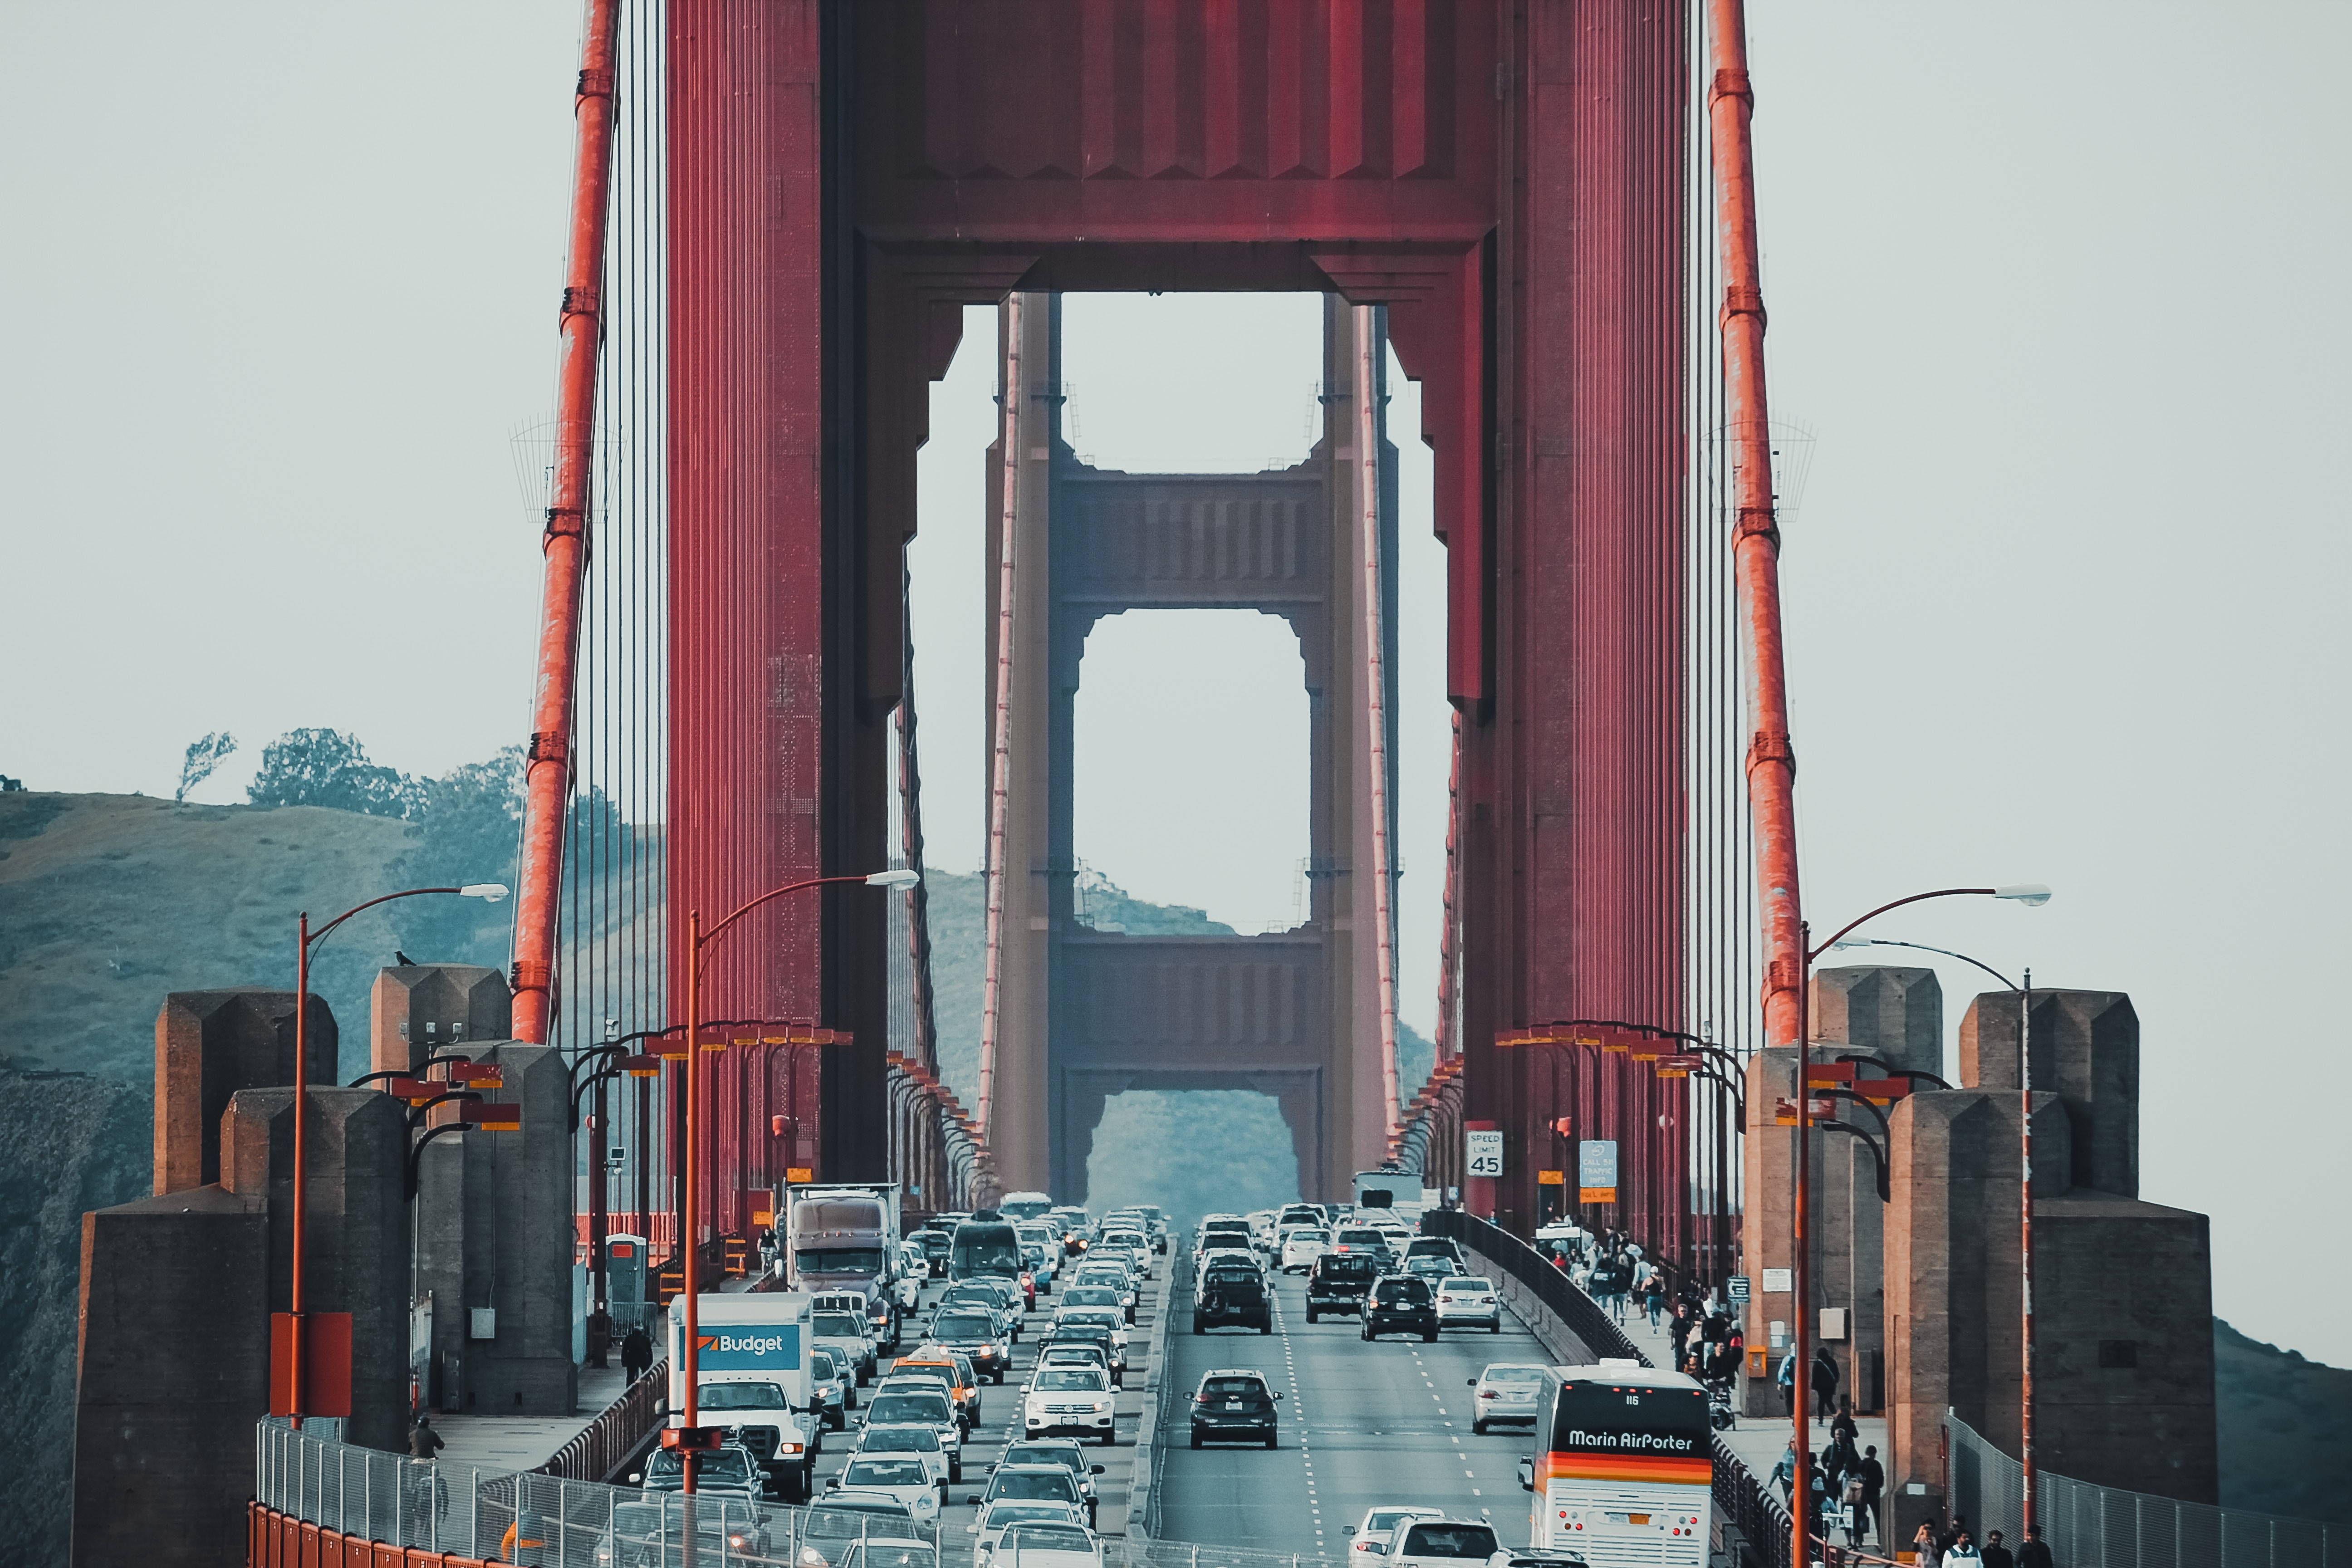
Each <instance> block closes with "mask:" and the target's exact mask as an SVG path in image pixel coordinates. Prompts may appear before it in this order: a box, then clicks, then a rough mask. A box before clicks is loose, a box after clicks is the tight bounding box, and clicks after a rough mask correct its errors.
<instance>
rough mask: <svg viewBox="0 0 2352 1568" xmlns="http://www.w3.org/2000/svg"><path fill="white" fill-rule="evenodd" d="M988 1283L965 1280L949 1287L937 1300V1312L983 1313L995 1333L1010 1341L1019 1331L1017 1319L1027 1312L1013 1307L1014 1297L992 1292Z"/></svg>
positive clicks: (1015, 1297)
mask: <svg viewBox="0 0 2352 1568" xmlns="http://www.w3.org/2000/svg"><path fill="white" fill-rule="evenodd" d="M992 1284H993V1281H991V1280H986V1279H965V1280H961V1281H959V1282H958V1283H956V1284H953V1285H950V1286H949V1287H948V1288H947V1289H946V1291H945V1292H944V1293H943V1294H942V1295H941V1296H940V1304H939V1307H938V1309H937V1310H939V1311H941V1312H945V1311H949V1310H955V1311H961V1312H986V1313H987V1314H988V1315H989V1318H990V1320H991V1321H992V1322H994V1323H995V1325H996V1330H997V1332H998V1333H1000V1334H1002V1335H1003V1336H1004V1337H1005V1338H1006V1339H1008V1340H1009V1339H1013V1338H1014V1337H1015V1336H1017V1335H1018V1334H1019V1333H1020V1331H1021V1320H1022V1317H1023V1316H1024V1314H1025V1312H1026V1310H1027V1309H1026V1308H1025V1307H1021V1306H1016V1305H1014V1304H1013V1303H1014V1302H1015V1301H1016V1300H1018V1299H1019V1298H1018V1297H1017V1295H1007V1294H1006V1293H1005V1292H1004V1291H1003V1290H998V1289H992Z"/></svg>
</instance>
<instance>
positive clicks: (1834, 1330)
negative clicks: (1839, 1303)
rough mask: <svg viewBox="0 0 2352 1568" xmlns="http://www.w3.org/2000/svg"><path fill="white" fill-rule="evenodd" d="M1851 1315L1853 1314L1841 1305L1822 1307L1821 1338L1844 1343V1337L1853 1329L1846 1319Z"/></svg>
mask: <svg viewBox="0 0 2352 1568" xmlns="http://www.w3.org/2000/svg"><path fill="white" fill-rule="evenodd" d="M1852 1316H1853V1314H1852V1313H1851V1312H1849V1311H1848V1310H1846V1309H1845V1308H1843V1307H1823V1308H1822V1339H1824V1340H1827V1341H1830V1342H1832V1343H1838V1344H1843V1343H1844V1342H1845V1340H1846V1337H1847V1336H1848V1335H1849V1334H1851V1333H1852V1332H1853V1328H1852V1326H1851V1324H1850V1323H1849V1322H1848V1320H1849V1319H1850V1318H1851V1317H1852Z"/></svg>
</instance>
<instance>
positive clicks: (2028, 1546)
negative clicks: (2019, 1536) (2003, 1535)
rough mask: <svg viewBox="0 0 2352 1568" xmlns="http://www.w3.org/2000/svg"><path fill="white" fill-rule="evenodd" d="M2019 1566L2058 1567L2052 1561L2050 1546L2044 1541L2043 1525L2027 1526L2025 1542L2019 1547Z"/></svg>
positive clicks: (2026, 1567)
mask: <svg viewBox="0 0 2352 1568" xmlns="http://www.w3.org/2000/svg"><path fill="white" fill-rule="evenodd" d="M2017 1568H2057V1564H2056V1563H2054V1562H2053V1561H2052V1559H2051V1556H2050V1548H2049V1547H2048V1546H2046V1545H2044V1544H2043V1543H2042V1527H2041V1526H2040V1525H2038V1524H2029V1525H2027V1526H2026V1527H2025V1544H2024V1545H2022V1546H2021V1547H2019V1548H2018V1549H2017Z"/></svg>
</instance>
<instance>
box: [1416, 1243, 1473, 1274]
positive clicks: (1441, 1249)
mask: <svg viewBox="0 0 2352 1568" xmlns="http://www.w3.org/2000/svg"><path fill="white" fill-rule="evenodd" d="M1414 1258H1449V1259H1451V1260H1452V1262H1453V1264H1454V1272H1455V1273H1456V1274H1459V1273H1461V1272H1463V1271H1464V1270H1465V1269H1466V1268H1469V1267H1470V1263H1469V1259H1467V1258H1464V1257H1463V1256H1462V1247H1461V1245H1460V1244H1459V1243H1458V1242H1456V1241H1454V1239H1453V1238H1452V1237H1444V1236H1416V1237H1412V1238H1411V1239H1410V1240H1408V1241H1407V1242H1406V1243H1405V1244H1404V1260H1405V1261H1406V1262H1407V1263H1411V1262H1412V1260H1413V1259H1414Z"/></svg>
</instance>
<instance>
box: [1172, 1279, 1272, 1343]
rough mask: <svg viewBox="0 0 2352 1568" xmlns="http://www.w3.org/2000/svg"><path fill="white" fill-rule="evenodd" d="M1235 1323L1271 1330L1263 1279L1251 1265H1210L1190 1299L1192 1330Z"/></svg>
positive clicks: (1198, 1332)
mask: <svg viewBox="0 0 2352 1568" xmlns="http://www.w3.org/2000/svg"><path fill="white" fill-rule="evenodd" d="M1235 1323H1239V1324H1241V1325H1242V1326H1243V1327H1244V1328H1254V1329H1255V1330H1256V1331H1258V1332H1259V1333H1262V1334H1270V1333H1272V1332H1274V1302H1273V1301H1272V1300H1269V1299H1268V1297H1267V1296H1266V1291H1265V1278H1264V1276H1262V1275H1260V1274H1259V1273H1258V1271H1257V1269H1256V1268H1255V1266H1253V1265H1251V1264H1247V1263H1241V1264H1232V1263H1227V1264H1212V1265H1211V1266H1210V1268H1209V1270H1208V1272H1206V1273H1205V1274H1202V1276H1201V1289H1200V1293H1199V1295H1198V1296H1196V1297H1195V1298H1194V1299H1193V1302H1192V1331H1193V1332H1194V1333H1196V1334H1204V1333H1207V1332H1208V1331H1210V1330H1211V1329H1223V1328H1230V1327H1231V1326H1232V1325H1234V1324H1235Z"/></svg>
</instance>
